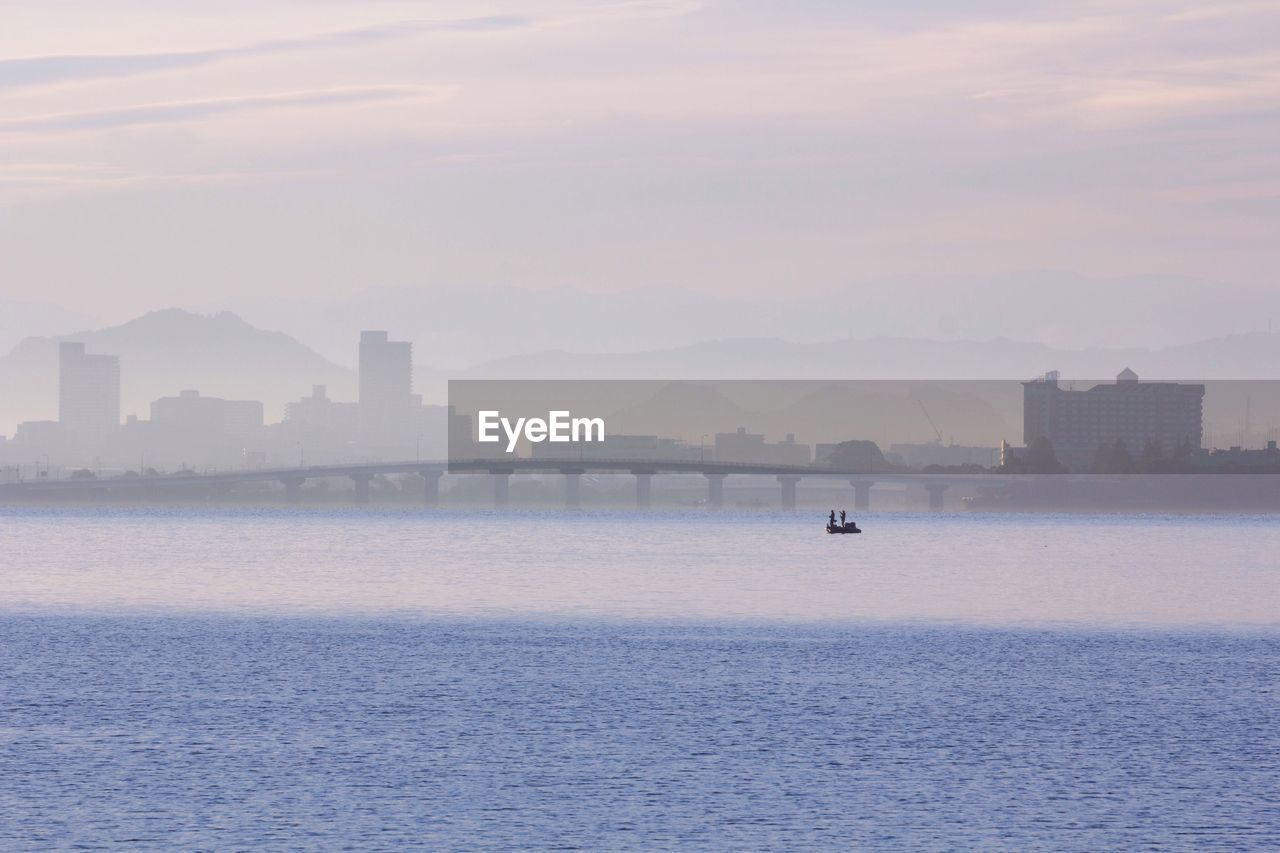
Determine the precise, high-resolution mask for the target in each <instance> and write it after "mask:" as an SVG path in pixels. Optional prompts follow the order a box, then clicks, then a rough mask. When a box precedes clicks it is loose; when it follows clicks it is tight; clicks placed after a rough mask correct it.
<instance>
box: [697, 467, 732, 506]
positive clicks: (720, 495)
mask: <svg viewBox="0 0 1280 853" xmlns="http://www.w3.org/2000/svg"><path fill="white" fill-rule="evenodd" d="M702 476H704V477H706V478H707V506H709V507H711V508H712V509H720V508H721V507H723V506H724V478H725V477H727V476H728V474H708V473H706V472H705V471H704V472H703V475H702Z"/></svg>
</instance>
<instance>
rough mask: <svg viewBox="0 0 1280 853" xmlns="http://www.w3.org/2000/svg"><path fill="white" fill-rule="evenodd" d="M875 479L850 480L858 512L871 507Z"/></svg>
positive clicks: (855, 508)
mask: <svg viewBox="0 0 1280 853" xmlns="http://www.w3.org/2000/svg"><path fill="white" fill-rule="evenodd" d="M875 484H876V483H875V480H850V481H849V485H851V486H853V508H854V511H856V512H866V511H867V510H869V509H871V487H872V486H874V485H875Z"/></svg>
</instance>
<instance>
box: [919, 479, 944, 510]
mask: <svg viewBox="0 0 1280 853" xmlns="http://www.w3.org/2000/svg"><path fill="white" fill-rule="evenodd" d="M924 487H925V490H926V491H928V492H929V509H931V510H932V511H934V512H940V511H941V510H942V506H943V500H942V496H943V493H944V492H946V490H947V484H946V483H925V484H924Z"/></svg>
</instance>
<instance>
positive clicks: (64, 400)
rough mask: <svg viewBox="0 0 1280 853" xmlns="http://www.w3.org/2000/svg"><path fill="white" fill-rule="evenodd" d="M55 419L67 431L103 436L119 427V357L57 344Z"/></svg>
mask: <svg viewBox="0 0 1280 853" xmlns="http://www.w3.org/2000/svg"><path fill="white" fill-rule="evenodd" d="M58 422H59V423H61V424H62V427H63V429H64V430H66V431H67V432H71V433H74V434H77V435H81V436H103V435H106V434H108V433H110V432H111V431H113V430H115V429H116V428H118V427H119V426H120V357H119V356H115V355H88V354H86V353H85V351H84V344H82V343H71V342H64V343H63V344H62V345H61V346H60V347H58Z"/></svg>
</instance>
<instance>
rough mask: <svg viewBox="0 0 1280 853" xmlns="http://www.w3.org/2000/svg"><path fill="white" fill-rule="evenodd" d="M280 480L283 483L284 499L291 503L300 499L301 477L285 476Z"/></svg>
mask: <svg viewBox="0 0 1280 853" xmlns="http://www.w3.org/2000/svg"><path fill="white" fill-rule="evenodd" d="M280 482H282V483H284V499H285V500H286V501H288V502H289V503H291V504H296V503H298V502H299V501H301V500H302V483H303V480H302V478H301V477H286V478H284V479H283V480H281V481H280Z"/></svg>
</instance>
